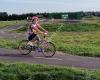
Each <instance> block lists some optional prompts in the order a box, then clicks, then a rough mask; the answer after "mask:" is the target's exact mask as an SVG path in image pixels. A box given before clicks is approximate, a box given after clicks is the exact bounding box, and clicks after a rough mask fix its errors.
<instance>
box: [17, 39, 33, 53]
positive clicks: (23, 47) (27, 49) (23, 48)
mask: <svg viewBox="0 0 100 80" xmlns="http://www.w3.org/2000/svg"><path fill="white" fill-rule="evenodd" d="M27 43H28V40H22V41H21V42H20V43H19V47H18V48H19V51H20V53H21V54H22V55H28V54H30V53H31V51H32V47H31V46H29V45H27Z"/></svg>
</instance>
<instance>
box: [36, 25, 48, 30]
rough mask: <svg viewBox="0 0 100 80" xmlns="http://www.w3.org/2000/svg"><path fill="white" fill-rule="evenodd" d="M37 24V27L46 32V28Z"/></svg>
mask: <svg viewBox="0 0 100 80" xmlns="http://www.w3.org/2000/svg"><path fill="white" fill-rule="evenodd" d="M38 26H39V28H40V29H41V30H43V31H44V32H47V30H45V29H44V28H43V27H42V26H40V25H38Z"/></svg>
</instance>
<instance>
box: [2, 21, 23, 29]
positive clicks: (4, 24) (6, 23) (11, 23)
mask: <svg viewBox="0 0 100 80" xmlns="http://www.w3.org/2000/svg"><path fill="white" fill-rule="evenodd" d="M21 22H24V21H0V28H3V27H6V26H10V25H15V24H17V23H21Z"/></svg>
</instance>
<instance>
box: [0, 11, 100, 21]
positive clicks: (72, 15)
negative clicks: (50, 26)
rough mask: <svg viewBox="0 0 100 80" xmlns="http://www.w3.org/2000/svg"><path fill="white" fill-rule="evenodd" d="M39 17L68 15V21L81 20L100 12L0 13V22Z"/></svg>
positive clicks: (97, 14) (99, 15)
mask: <svg viewBox="0 0 100 80" xmlns="http://www.w3.org/2000/svg"><path fill="white" fill-rule="evenodd" d="M35 15H38V16H39V17H41V18H44V17H45V18H48V19H50V18H54V19H62V15H68V18H67V19H81V18H82V17H84V16H98V17H100V12H61V13H56V12H55V13H26V14H19V15H18V14H10V15H9V14H8V13H7V12H0V21H8V20H25V19H27V17H32V16H35Z"/></svg>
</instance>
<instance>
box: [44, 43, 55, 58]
mask: <svg viewBox="0 0 100 80" xmlns="http://www.w3.org/2000/svg"><path fill="white" fill-rule="evenodd" d="M45 44H47V45H48V48H49V50H50V48H51V47H52V48H53V50H51V52H50V54H49V53H48V51H46V48H47V47H46V46H44V47H43V51H42V53H43V55H44V57H52V56H54V55H55V53H56V47H55V45H54V44H53V43H52V42H46V43H45ZM48 54H49V55H48Z"/></svg>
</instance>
